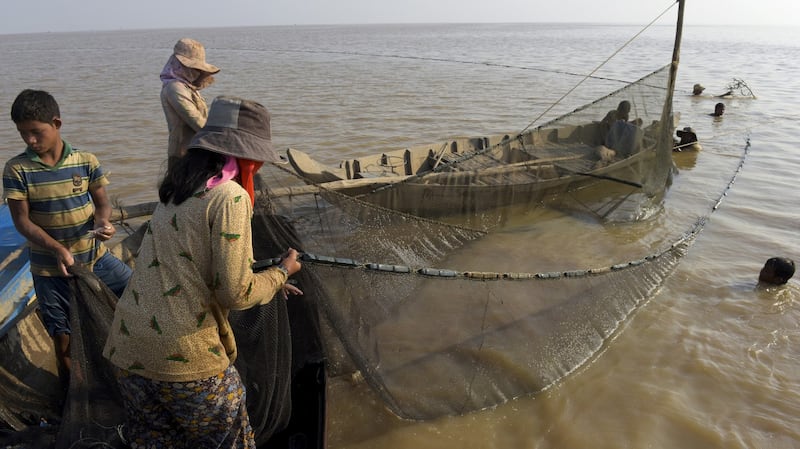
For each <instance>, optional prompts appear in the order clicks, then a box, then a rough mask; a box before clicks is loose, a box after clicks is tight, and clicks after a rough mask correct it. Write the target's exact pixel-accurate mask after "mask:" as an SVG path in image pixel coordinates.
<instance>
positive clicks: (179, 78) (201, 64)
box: [161, 38, 220, 166]
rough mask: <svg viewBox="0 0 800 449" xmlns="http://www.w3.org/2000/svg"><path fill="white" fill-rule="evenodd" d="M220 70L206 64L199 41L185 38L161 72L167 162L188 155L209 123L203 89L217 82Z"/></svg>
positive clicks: (203, 50) (175, 48) (204, 54)
mask: <svg viewBox="0 0 800 449" xmlns="http://www.w3.org/2000/svg"><path fill="white" fill-rule="evenodd" d="M219 70H220V69H219V67H217V66H215V65H211V64H209V63H207V62H206V50H205V48H204V47H203V44H201V43H200V42H198V41H196V40H194V39H189V38H183V39H181V40H179V41H178V42H177V43H176V44H175V47H174V48H173V53H172V55H171V56H170V57H169V59H168V60H167V63H166V64H165V65H164V68H163V69H162V70H161V106H162V108H163V109H164V115H165V116H166V119H167V129H168V130H169V144H168V146H167V163H168V166H172V165H173V164H174V163H175V161H176V160H177V159H178V158H180V157H182V156H183V155H184V154H186V148H187V146H188V144H189V141H190V140H191V139H192V137H194V135H195V133H196V132H197V131H199V130H200V128H202V127H203V125H205V123H206V118H207V117H208V105H207V104H206V101H205V99H204V98H203V96H202V95H201V94H200V90H202V89H204V88H206V87H208V86H210V85H211V84H213V83H214V74H216V73H218V72H219Z"/></svg>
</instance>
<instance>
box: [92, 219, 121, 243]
mask: <svg viewBox="0 0 800 449" xmlns="http://www.w3.org/2000/svg"><path fill="white" fill-rule="evenodd" d="M89 232H90V233H92V234H93V235H94V238H96V239H97V240H100V241H106V240H108V239H110V238H111V237H114V234H115V233H116V232H117V230H116V229H115V228H114V225H112V224H110V223H109V224H107V225H104V226H98V227H96V228H94V229H92V230H91V231H89Z"/></svg>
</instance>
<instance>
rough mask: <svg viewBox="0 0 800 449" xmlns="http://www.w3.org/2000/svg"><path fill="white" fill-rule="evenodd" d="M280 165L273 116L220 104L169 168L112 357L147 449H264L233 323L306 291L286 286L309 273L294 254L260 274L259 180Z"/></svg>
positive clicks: (131, 436) (225, 101) (129, 424)
mask: <svg viewBox="0 0 800 449" xmlns="http://www.w3.org/2000/svg"><path fill="white" fill-rule="evenodd" d="M277 160H278V155H277V153H275V151H274V149H273V147H272V140H271V131H270V114H269V112H268V111H267V109H266V108H264V106H262V105H260V104H258V103H256V102H253V101H249V100H244V99H240V98H235V97H217V98H216V99H215V100H214V102H213V103H212V104H211V109H210V111H209V116H208V121H207V122H206V124H205V126H204V127H203V128H202V129H201V130H200V131H199V132H198V133H197V134H196V135H195V136H194V138H193V139H192V141H191V142H190V144H189V149H188V151H187V153H186V155H185V156H184V157H182V158H181V159H179V160H178V161H177V163H176V164H175V165H174V166H172V167H170V168H168V169H167V173H166V175H165V176H164V179H163V180H162V182H161V185H160V186H159V191H158V194H159V200H160V202H159V203H158V205H157V206H156V208H155V210H154V211H153V215H152V219H151V220H150V224H149V228H148V230H147V232H146V233H145V236H144V238H143V240H142V243H141V246H140V250H139V254H138V255H137V257H136V270H134V274H133V276H132V278H131V280H130V283H129V284H128V288H127V289H126V290H125V293H124V294H123V295H122V297H121V298H120V300H119V302H118V304H117V307H116V310H115V313H114V321H113V323H112V325H111V327H110V328H109V333H108V340H107V341H106V345H105V348H104V351H103V355H104V356H105V357H106V358H108V359H109V360H110V361H111V363H112V364H113V365H115V366H116V367H117V368H119V370H118V384H119V387H120V393H121V396H122V398H123V404H124V406H125V411H126V426H125V431H126V433H127V435H126V437H127V438H128V441H136V442H137V443H138V444H139V445H140V446H137V447H183V448H205V447H215V448H217V447H218V448H234V447H237V448H252V449H255V448H256V445H255V442H254V432H253V428H252V426H251V424H250V419H249V417H248V413H247V408H246V397H245V387H244V385H243V383H242V380H241V377H240V375H239V373H238V371H237V370H236V368H235V367H234V365H233V359H234V358H235V355H236V342H235V341H234V339H233V338H232V334H231V333H230V330H229V326H228V322H227V316H228V312H229V311H230V310H242V311H243V312H241V313H247V312H248V310H246V309H250V308H252V307H255V306H258V305H263V304H267V303H269V302H270V301H271V300H274V299H273V298H274V297H275V296H276V295H277V296H278V298H287V297H288V294H293V295H299V294H302V292H301V291H300V290H299V289H297V288H296V287H294V286H292V285H291V284H288V283H287V278H288V277H289V276H291V275H293V274H294V273H296V272H297V271H299V270H300V269H301V268H302V267H301V264H300V262H299V261H298V253H297V251H296V250H295V249H292V248H289V249H288V250H287V251H286V252H285V253H284V254H283V256H282V257H281V260H280V263H279V265H277V266H275V267H272V268H269V269H267V270H264V271H261V272H258V273H254V272H253V267H252V263H253V246H252V229H251V221H250V219H251V216H252V213H253V203H254V199H255V194H254V192H253V189H252V178H253V176H254V174H255V172H256V171H257V170H258V168H259V167H260V166H261V164H263V163H264V162H275V161H277ZM253 393H254V394H255V393H257V392H253Z"/></svg>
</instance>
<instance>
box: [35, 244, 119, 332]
mask: <svg viewBox="0 0 800 449" xmlns="http://www.w3.org/2000/svg"><path fill="white" fill-rule="evenodd" d="M94 274H95V275H97V277H98V278H100V280H102V281H103V282H105V284H106V285H107V286H108V288H110V289H111V291H113V292H114V293H115V294H116V295H117V296H122V292H123V291H125V287H126V286H127V285H128V279H130V277H131V268H130V267H129V266H127V265H125V264H124V263H123V262H122V261H121V260H119V259H117V258H116V257H114V255H112V254H111V253H108V252H107V253H105V254H104V255H103V256H102V257H101V258H100V259H98V260H97V262H96V263H95V264H94ZM33 288H34V290H36V298H37V302H38V304H39V311H40V312H41V314H42V321H43V322H44V325H45V327H46V328H47V333H48V334H50V336H55V335H58V334H69V333H70V328H69V302H70V298H71V296H72V291H71V290H70V287H69V282H68V281H67V278H64V277H51V276H39V275H36V274H34V275H33Z"/></svg>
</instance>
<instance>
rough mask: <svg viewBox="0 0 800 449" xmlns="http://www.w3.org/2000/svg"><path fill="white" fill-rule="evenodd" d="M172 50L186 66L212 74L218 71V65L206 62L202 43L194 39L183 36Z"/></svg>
mask: <svg viewBox="0 0 800 449" xmlns="http://www.w3.org/2000/svg"><path fill="white" fill-rule="evenodd" d="M172 52H173V54H174V55H175V57H176V58H178V61H180V62H181V64H183V65H185V66H186V67H191V68H193V69H197V70H202V71H204V72H208V73H212V74H213V73H217V72H219V67H217V66H215V65H212V64H209V63H207V62H206V49H205V48H203V44H201V43H200V42H197V41H196V40H194V39H189V38H188V37H185V38H183V39H181V40H179V41H178V42H177V43H176V44H175V48H174V49H173V51H172Z"/></svg>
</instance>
